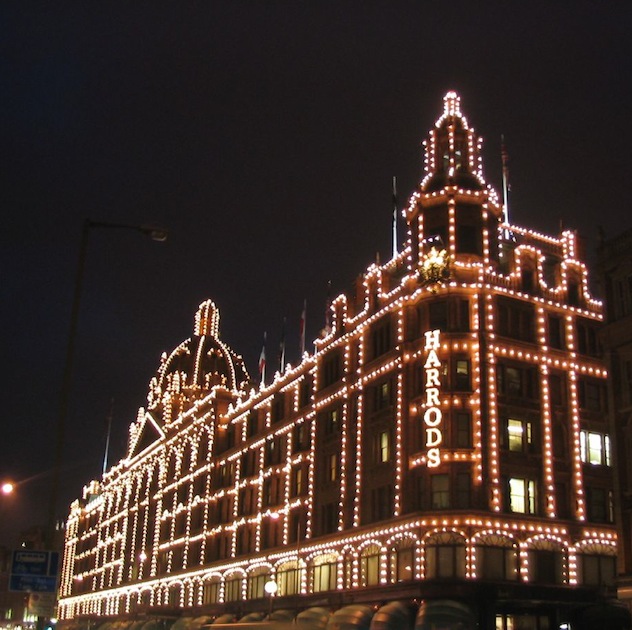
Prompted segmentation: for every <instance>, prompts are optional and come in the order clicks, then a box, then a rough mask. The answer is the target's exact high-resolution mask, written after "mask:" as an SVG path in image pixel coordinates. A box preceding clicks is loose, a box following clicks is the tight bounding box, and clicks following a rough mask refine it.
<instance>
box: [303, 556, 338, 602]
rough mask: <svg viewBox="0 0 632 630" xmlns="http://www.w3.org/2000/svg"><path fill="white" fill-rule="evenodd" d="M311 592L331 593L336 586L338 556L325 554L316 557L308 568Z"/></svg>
mask: <svg viewBox="0 0 632 630" xmlns="http://www.w3.org/2000/svg"><path fill="white" fill-rule="evenodd" d="M309 572H310V583H311V584H312V592H314V593H320V592H321V591H333V590H335V589H336V586H337V578H338V556H337V555H336V554H335V553H327V554H323V555H322V556H317V557H316V558H314V560H313V561H312V563H311V566H310V568H309Z"/></svg>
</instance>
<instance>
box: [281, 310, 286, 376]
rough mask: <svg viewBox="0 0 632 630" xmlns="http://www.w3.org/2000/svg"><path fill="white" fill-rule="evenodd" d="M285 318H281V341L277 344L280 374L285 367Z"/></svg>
mask: <svg viewBox="0 0 632 630" xmlns="http://www.w3.org/2000/svg"><path fill="white" fill-rule="evenodd" d="M286 321H287V318H285V317H284V318H283V326H282V327H281V343H280V344H279V367H280V370H281V374H283V370H284V369H285V323H286Z"/></svg>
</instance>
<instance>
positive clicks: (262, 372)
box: [259, 332, 268, 387]
mask: <svg viewBox="0 0 632 630" xmlns="http://www.w3.org/2000/svg"><path fill="white" fill-rule="evenodd" d="M267 335H268V333H267V332H264V333H263V346H262V347H261V354H260V355H259V377H260V383H259V384H260V386H261V387H263V386H264V385H265V384H266V337H267Z"/></svg>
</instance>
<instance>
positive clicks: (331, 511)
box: [321, 503, 338, 534]
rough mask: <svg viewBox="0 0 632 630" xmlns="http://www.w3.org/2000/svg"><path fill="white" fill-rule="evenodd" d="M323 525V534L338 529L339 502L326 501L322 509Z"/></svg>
mask: <svg viewBox="0 0 632 630" xmlns="http://www.w3.org/2000/svg"><path fill="white" fill-rule="evenodd" d="M321 527H322V533H323V534H331V533H333V532H335V531H337V530H338V504H337V503H326V504H325V505H323V506H322V509H321Z"/></svg>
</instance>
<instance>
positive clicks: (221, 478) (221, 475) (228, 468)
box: [213, 462, 235, 488]
mask: <svg viewBox="0 0 632 630" xmlns="http://www.w3.org/2000/svg"><path fill="white" fill-rule="evenodd" d="M234 472H235V465H234V464H233V463H232V462H230V463H229V462H225V463H224V464H221V465H220V466H219V467H218V468H217V469H216V470H215V477H214V480H215V483H214V484H213V485H214V487H215V488H227V487H228V486H232V485H233V480H234Z"/></svg>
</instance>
